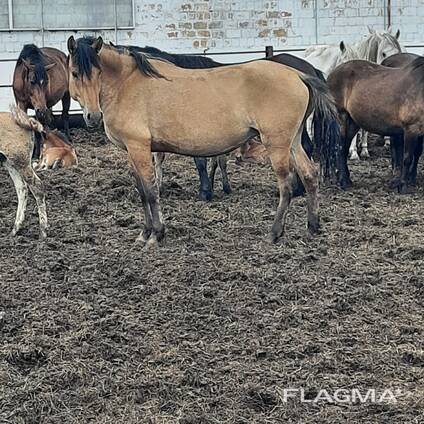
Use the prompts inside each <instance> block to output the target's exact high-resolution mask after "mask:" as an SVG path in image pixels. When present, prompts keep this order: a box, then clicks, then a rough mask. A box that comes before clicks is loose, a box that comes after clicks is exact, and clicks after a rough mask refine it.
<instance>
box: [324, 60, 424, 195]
mask: <svg viewBox="0 0 424 424" xmlns="http://www.w3.org/2000/svg"><path fill="white" fill-rule="evenodd" d="M328 85H329V87H330V90H331V92H332V94H333V96H334V98H335V101H336V104H337V108H338V110H339V113H340V116H341V126H342V131H341V133H342V139H341V149H340V150H341V154H340V155H339V166H338V168H339V180H340V184H341V186H342V187H348V186H350V185H351V184H352V181H351V179H350V175H349V169H348V166H347V157H348V153H349V145H350V142H351V140H352V138H353V137H354V135H355V134H356V133H357V132H358V130H359V128H364V129H365V130H367V131H370V132H372V133H375V134H380V135H383V136H386V135H388V136H403V138H404V155H403V161H402V164H401V171H400V175H399V176H398V177H397V178H395V180H394V181H393V182H392V185H394V186H397V187H398V190H399V192H400V193H407V192H409V191H410V190H411V185H412V183H413V181H411V166H412V165H413V159H414V152H415V150H416V148H417V145H418V143H420V137H422V136H423V135H424V58H423V57H418V58H416V59H415V60H413V61H412V62H410V63H409V64H408V65H406V66H404V67H402V68H389V67H386V66H381V65H376V64H374V63H371V62H366V61H363V60H354V61H351V62H348V63H345V64H343V65H341V66H339V67H338V68H337V69H336V70H335V71H334V72H333V73H332V74H331V75H330V76H329V78H328ZM388 98H389V99H390V102H388V101H387V99H388Z"/></svg>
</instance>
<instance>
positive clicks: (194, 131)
mask: <svg viewBox="0 0 424 424" xmlns="http://www.w3.org/2000/svg"><path fill="white" fill-rule="evenodd" d="M68 50H69V53H70V57H69V73H70V92H71V96H72V97H73V98H75V99H76V100H77V101H78V102H79V103H80V104H81V106H82V108H83V111H84V118H85V120H86V123H87V125H88V126H89V127H95V126H97V125H99V123H100V122H101V120H102V117H103V122H104V126H105V130H106V134H107V136H108V138H109V139H110V140H111V141H112V142H113V143H115V144H116V145H118V146H120V147H122V148H123V149H125V150H126V151H127V152H128V157H129V161H130V164H131V166H132V168H133V170H134V173H135V177H136V181H137V188H138V191H139V194H140V197H141V200H142V202H143V206H144V212H145V228H144V231H143V232H142V233H141V234H140V237H139V240H140V241H142V242H144V243H145V246H146V247H148V246H150V245H154V244H156V243H157V242H158V241H160V240H161V239H162V238H163V237H164V232H165V226H164V223H163V220H162V214H161V209H160V204H159V193H158V188H157V186H156V184H155V178H154V169H153V163H152V160H151V154H152V151H159V152H160V151H162V152H171V153H177V154H182V155H189V156H215V155H219V154H223V153H226V152H229V151H231V150H233V149H235V148H237V147H239V146H240V145H242V144H243V143H245V142H246V141H247V140H249V139H250V138H252V137H255V136H258V135H260V136H261V139H262V141H263V143H264V145H265V147H266V148H267V151H268V153H269V156H270V159H271V163H272V166H273V168H274V170H275V172H276V174H277V179H278V185H279V190H280V202H279V205H278V209H277V213H276V216H275V220H274V224H273V226H272V231H271V239H272V240H273V241H274V242H275V241H277V240H278V239H279V238H280V237H281V236H282V235H283V232H284V224H285V218H286V214H287V208H288V206H289V203H290V199H291V190H292V187H291V180H292V178H291V175H292V172H291V171H292V170H293V168H294V170H296V171H297V173H298V174H299V176H300V177H301V179H302V182H303V183H304V185H305V188H306V192H307V207H308V228H309V230H310V232H312V233H316V232H317V231H318V229H319V217H318V171H317V169H316V167H315V166H314V164H313V163H312V162H311V161H310V159H309V158H308V157H307V156H306V154H305V152H304V150H303V148H302V146H301V135H302V131H303V128H304V125H305V121H306V119H307V117H308V116H309V114H310V113H311V111H312V109H313V108H317V109H319V110H320V111H321V112H322V113H323V116H324V117H325V119H326V121H329V122H332V123H333V125H331V126H330V125H329V126H328V128H329V131H330V130H332V132H334V133H337V126H334V122H335V119H336V110H335V108H334V106H333V104H332V102H331V96H330V95H329V93H328V92H327V91H326V88H325V86H324V85H323V84H322V83H321V82H320V81H319V80H318V79H316V78H313V77H307V76H300V75H299V74H298V73H297V72H295V71H294V70H291V69H289V68H286V67H282V66H281V65H278V64H275V63H272V62H266V61H255V62H251V63H246V64H242V65H234V66H228V67H223V68H215V69H207V70H187V69H182V68H178V67H176V66H175V65H173V64H171V63H169V62H167V61H164V60H157V59H153V58H150V57H148V56H146V55H145V54H141V53H137V54H132V55H129V54H126V53H125V52H118V51H117V50H116V49H114V48H112V47H110V46H106V45H104V44H103V40H102V38H101V37H99V38H97V39H93V38H80V39H78V40H77V41H75V39H74V38H73V37H70V38H69V40H68ZM329 135H331V134H329ZM332 135H333V136H334V137H330V136H329V137H325V140H326V142H327V144H328V146H327V147H328V149H327V151H328V152H329V153H331V157H333V156H334V155H335V137H336V136H337V134H332ZM329 159H331V158H329Z"/></svg>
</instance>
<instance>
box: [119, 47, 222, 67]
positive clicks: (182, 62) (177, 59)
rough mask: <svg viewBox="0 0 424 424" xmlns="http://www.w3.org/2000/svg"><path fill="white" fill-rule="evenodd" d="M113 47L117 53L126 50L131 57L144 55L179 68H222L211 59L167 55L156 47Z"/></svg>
mask: <svg viewBox="0 0 424 424" xmlns="http://www.w3.org/2000/svg"><path fill="white" fill-rule="evenodd" d="M114 47H115V48H117V49H118V50H119V51H121V50H125V49H126V50H128V51H129V52H130V54H131V55H134V54H135V53H144V54H147V55H148V56H149V57H150V58H153V59H164V60H166V61H168V62H171V63H173V64H174V65H176V66H178V67H180V68H186V69H205V68H217V67H220V66H223V64H222V63H218V62H215V61H214V60H213V59H211V58H209V57H206V56H199V55H190V54H172V53H168V52H165V51H163V50H160V49H158V48H156V47H150V46H146V47H138V46H123V45H118V46H114Z"/></svg>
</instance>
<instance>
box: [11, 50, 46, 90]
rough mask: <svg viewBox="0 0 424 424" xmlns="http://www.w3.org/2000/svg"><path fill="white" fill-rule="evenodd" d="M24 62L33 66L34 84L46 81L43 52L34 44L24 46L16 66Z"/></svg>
mask: <svg viewBox="0 0 424 424" xmlns="http://www.w3.org/2000/svg"><path fill="white" fill-rule="evenodd" d="M24 60H25V61H26V62H29V63H30V64H31V65H33V66H34V76H35V83H36V84H40V82H41V81H45V82H47V81H48V75H47V72H46V68H45V63H44V56H43V52H42V51H41V50H40V49H39V48H38V47H37V46H36V45H35V44H25V45H24V48H23V49H22V51H21V53H20V55H19V57H18V61H17V65H21V64H23V62H24Z"/></svg>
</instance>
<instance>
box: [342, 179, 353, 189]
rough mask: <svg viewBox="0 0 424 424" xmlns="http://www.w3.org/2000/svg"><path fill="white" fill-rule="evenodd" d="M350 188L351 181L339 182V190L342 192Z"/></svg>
mask: <svg viewBox="0 0 424 424" xmlns="http://www.w3.org/2000/svg"><path fill="white" fill-rule="evenodd" d="M350 187H352V180H350V179H346V180H341V181H340V188H341V189H342V190H347V189H348V188H350Z"/></svg>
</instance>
